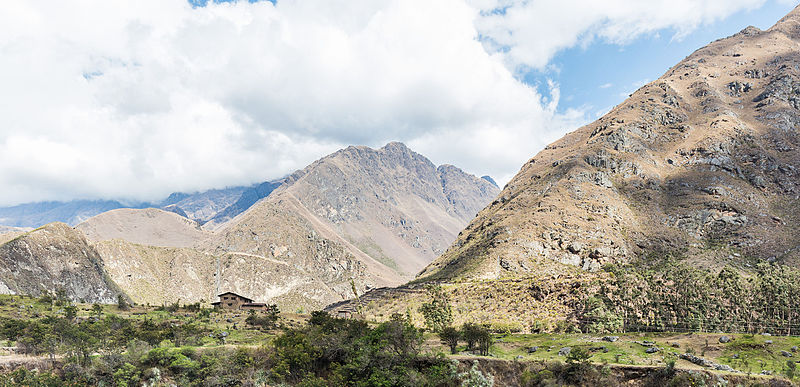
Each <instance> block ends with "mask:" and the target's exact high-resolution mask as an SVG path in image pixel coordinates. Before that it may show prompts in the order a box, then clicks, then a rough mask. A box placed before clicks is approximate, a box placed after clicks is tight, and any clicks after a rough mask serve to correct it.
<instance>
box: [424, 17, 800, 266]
mask: <svg viewBox="0 0 800 387" xmlns="http://www.w3.org/2000/svg"><path fill="white" fill-rule="evenodd" d="M798 22H800V16H799V15H798V11H794V12H792V14H790V15H789V16H787V17H786V18H785V19H783V20H781V21H780V22H779V23H778V24H776V25H775V26H774V27H772V28H770V29H769V30H768V31H759V30H758V29H756V28H755V27H748V28H746V29H745V30H743V31H742V32H740V33H738V34H736V35H733V36H731V37H729V38H727V39H722V40H719V41H716V42H713V43H711V44H709V45H708V46H706V47H704V48H702V49H700V50H698V51H696V52H695V53H693V54H692V55H690V56H689V57H687V58H686V59H684V60H683V61H681V62H680V63H678V64H677V65H676V66H675V67H673V68H672V69H670V70H669V71H668V72H667V73H666V74H665V75H664V76H662V77H661V78H659V79H658V80H656V81H654V82H651V83H650V84H648V85H646V86H644V87H642V88H641V89H639V90H637V91H636V92H635V93H634V94H633V95H632V96H631V97H630V98H629V99H628V100H626V101H625V102H623V103H622V104H620V105H619V106H617V107H615V108H614V109H613V110H612V111H611V112H609V113H608V114H606V115H605V116H603V117H602V118H601V119H599V120H598V121H596V122H594V123H591V124H589V125H587V126H584V127H582V128H580V129H578V130H577V131H575V132H572V133H570V134H568V135H567V136H565V137H564V138H562V139H561V140H559V141H557V142H556V143H554V144H552V145H550V146H548V147H547V148H546V149H545V150H543V151H542V152H540V153H539V154H538V155H536V156H535V157H534V158H533V159H531V160H530V161H528V163H526V164H525V165H524V166H523V167H522V169H521V170H520V172H519V173H518V174H517V176H515V177H514V178H513V179H512V180H511V182H509V183H508V185H507V187H506V188H505V189H504V190H503V191H502V193H501V194H500V195H499V198H498V199H497V200H496V201H494V202H493V203H492V204H491V205H490V206H489V207H488V208H486V209H485V210H484V211H482V212H481V213H480V215H479V216H478V217H477V218H476V219H475V220H474V221H473V222H472V223H471V224H470V225H469V226H468V227H467V229H466V230H465V232H464V233H462V235H461V236H460V237H459V238H458V240H457V241H456V242H455V244H454V245H453V246H452V247H451V248H450V249H449V250H448V252H447V253H445V254H444V255H443V256H442V257H441V258H440V259H438V260H437V261H436V262H434V263H433V264H432V265H431V266H429V267H428V268H427V269H426V270H425V271H424V272H423V273H422V274H421V276H422V277H426V278H501V277H505V276H509V275H510V276H513V275H517V274H523V273H526V272H532V271H541V270H543V267H547V268H548V269H550V270H553V271H560V268H562V267H563V265H569V266H576V267H580V268H582V269H584V270H599V269H600V268H601V267H602V266H603V265H606V264H609V263H619V262H627V261H630V260H633V259H635V258H636V257H639V256H641V255H643V254H645V253H646V252H648V251H665V252H680V253H681V254H683V255H686V256H689V257H692V259H694V260H695V261H697V263H698V264H701V265H714V264H716V263H717V262H719V260H720V259H721V258H722V255H724V256H725V258H727V255H728V254H727V252H725V251H718V250H726V249H708V248H707V247H708V246H709V245H710V244H717V245H723V246H726V248H727V247H735V248H736V249H739V250H741V251H740V253H741V254H744V255H747V256H751V257H754V258H758V259H761V260H767V259H769V260H777V261H779V262H785V263H788V264H797V263H800V249H798V247H799V246H800V233H798V221H800V218H798V211H797V210H798V209H800V200H798V195H799V194H800V173H798V171H800V150H799V149H798V145H800V140H798V136H797V135H798V123H800V111H798V108H800V104H799V103H798V101H800V71H798V67H800V54H798V52H797V44H798V43H800V28H798V27H796V24H797V23H798Z"/></svg>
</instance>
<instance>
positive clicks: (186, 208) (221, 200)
mask: <svg viewBox="0 0 800 387" xmlns="http://www.w3.org/2000/svg"><path fill="white" fill-rule="evenodd" d="M246 190H248V187H231V188H224V189H210V190H208V191H202V192H195V193H193V194H187V193H183V192H174V193H172V194H170V195H169V197H167V198H166V199H165V200H164V201H162V202H161V203H160V204H159V207H160V208H162V209H164V210H166V211H170V212H175V213H177V214H178V215H181V216H183V217H186V218H189V219H192V220H195V221H198V222H205V221H208V220H209V219H211V218H212V217H214V215H216V214H217V213H219V212H220V211H223V210H224V209H225V208H227V207H228V206H230V205H231V204H233V203H235V202H236V200H238V199H239V197H240V196H242V193H243V192H245V191H246Z"/></svg>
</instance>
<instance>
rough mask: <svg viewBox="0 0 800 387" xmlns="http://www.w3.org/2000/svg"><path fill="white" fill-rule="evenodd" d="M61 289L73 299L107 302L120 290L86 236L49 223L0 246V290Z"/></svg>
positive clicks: (34, 292)
mask: <svg viewBox="0 0 800 387" xmlns="http://www.w3.org/2000/svg"><path fill="white" fill-rule="evenodd" d="M59 288H63V289H64V290H66V292H67V294H68V295H69V296H70V297H71V298H72V299H73V300H76V301H77V300H83V301H85V302H104V303H111V302H116V301H117V295H119V294H120V293H122V292H121V290H120V289H119V287H117V285H116V284H115V283H114V282H113V281H112V280H111V279H110V278H109V277H108V275H107V274H106V272H105V268H104V265H103V260H102V258H101V257H100V255H99V254H98V253H97V251H95V249H94V248H93V247H92V246H90V245H89V243H88V242H87V240H86V238H84V236H83V235H82V234H81V233H80V232H78V231H75V230H74V229H72V228H71V227H69V226H67V225H66V224H63V223H52V224H49V225H47V226H45V227H42V228H39V229H36V230H34V231H31V232H29V233H26V234H23V235H21V236H19V237H17V238H15V239H13V240H11V241H9V242H6V243H5V244H3V245H0V293H5V294H29V295H33V296H39V295H41V294H42V293H44V292H47V293H50V294H52V293H53V292H54V291H55V290H56V289H59Z"/></svg>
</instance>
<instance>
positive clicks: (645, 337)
mask: <svg viewBox="0 0 800 387" xmlns="http://www.w3.org/2000/svg"><path fill="white" fill-rule="evenodd" d="M603 336H604V335H591V334H552V333H543V334H505V335H495V344H494V345H493V346H492V349H491V351H490V356H491V357H494V358H499V359H505V360H520V361H562V362H563V361H565V360H566V358H565V357H564V356H560V355H559V354H558V352H559V350H560V349H561V348H564V347H571V348H583V349H586V350H587V351H588V352H589V353H590V354H591V357H590V358H589V360H590V361H591V362H592V363H596V364H605V363H607V364H619V365H633V366H664V365H665V364H667V363H668V362H669V361H671V360H675V362H676V366H677V367H678V368H683V369H706V370H709V371H710V369H708V368H704V367H701V366H698V365H695V364H692V363H690V362H688V361H686V360H681V359H678V355H679V354H682V353H686V352H687V350H691V351H692V352H693V353H694V354H695V355H696V356H700V357H702V358H705V359H708V360H711V361H713V362H715V363H719V364H727V365H730V366H731V367H733V368H734V369H736V370H738V371H740V372H742V373H745V374H746V373H750V374H759V373H761V372H762V371H765V370H766V371H769V372H771V373H772V374H773V375H779V374H784V373H785V371H786V370H785V368H786V361H787V360H794V361H797V360H798V358H797V357H798V356H800V352H798V353H794V354H793V355H794V356H793V357H792V358H787V357H784V356H781V354H780V351H781V350H784V351H789V352H791V347H792V346H796V345H797V346H800V337H784V336H780V337H778V336H761V335H755V336H754V335H738V334H735V335H727V336H729V337H730V338H732V341H731V342H729V343H725V344H722V343H720V342H719V338H720V336H722V334H719V333H688V334H687V333H625V334H618V335H617V336H619V340H617V341H616V342H613V343H612V342H608V341H603V340H602V337H603ZM706 340H708V344H707V345H706ZM767 340H772V341H773V343H772V344H765V341H767ZM644 341H650V342H654V343H655V344H654V345H652V346H653V347H657V348H658V349H659V351H658V352H655V353H650V354H649V353H646V352H645V350H646V349H647V348H648V347H650V345H647V346H645V345H641V344H640V343H641V342H644ZM637 342H638V343H637ZM426 345H427V346H428V350H430V351H437V350H441V351H443V352H447V351H448V349H447V348H445V347H444V346H443V345H441V344H440V343H439V342H438V338H437V337H436V336H435V335H432V336H430V337H429V336H426ZM676 346H677V347H676ZM530 347H538V350H537V351H536V352H533V353H528V348H530ZM465 350H466V347H465V345H463V343H462V345H460V346H459V347H458V351H459V352H460V353H461V354H468V353H465V352H464V351H465ZM448 353H449V352H448ZM734 354H738V357H737V358H733V355H734ZM468 355H471V354H468ZM796 378H797V377H796ZM798 379H800V378H798Z"/></svg>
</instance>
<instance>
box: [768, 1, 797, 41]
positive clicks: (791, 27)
mask: <svg viewBox="0 0 800 387" xmlns="http://www.w3.org/2000/svg"><path fill="white" fill-rule="evenodd" d="M768 31H780V32H783V33H785V34H787V35H789V36H790V37H792V38H797V37H800V5H798V6H797V7H795V8H794V9H793V10H792V11H791V12H789V13H788V14H787V15H786V16H784V17H783V18H781V20H778V22H777V23H775V25H773V26H772V27H770V29H769V30H768Z"/></svg>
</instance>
